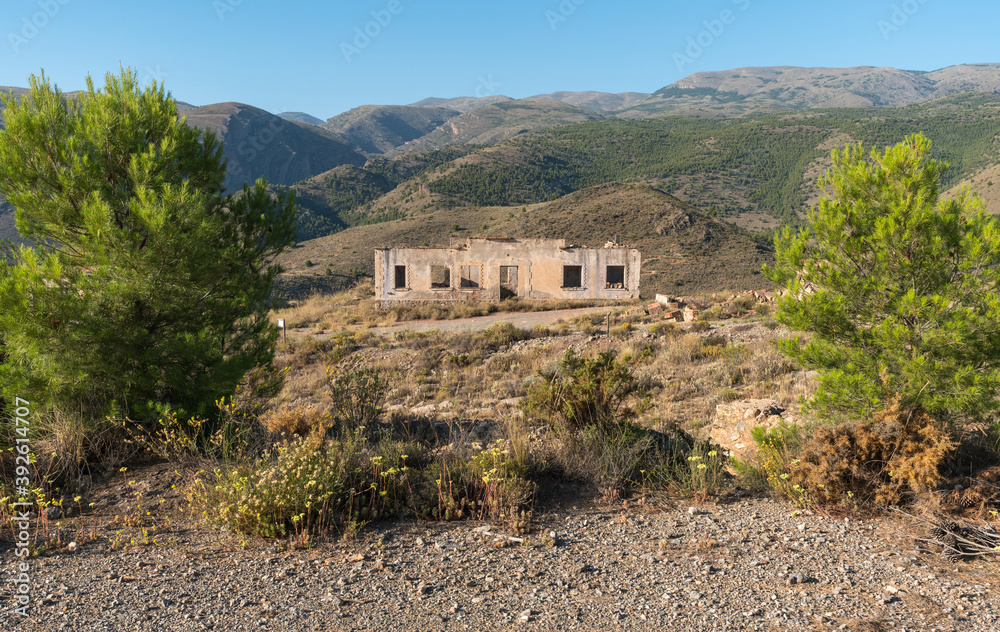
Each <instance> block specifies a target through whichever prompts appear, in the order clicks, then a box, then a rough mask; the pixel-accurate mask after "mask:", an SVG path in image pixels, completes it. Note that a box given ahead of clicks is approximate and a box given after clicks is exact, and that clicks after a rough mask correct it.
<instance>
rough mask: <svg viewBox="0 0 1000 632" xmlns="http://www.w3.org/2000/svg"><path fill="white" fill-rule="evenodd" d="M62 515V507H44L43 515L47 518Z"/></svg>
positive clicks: (51, 518) (56, 517)
mask: <svg viewBox="0 0 1000 632" xmlns="http://www.w3.org/2000/svg"><path fill="white" fill-rule="evenodd" d="M62 515H63V510H62V507H55V506H52V507H46V508H45V517H46V518H48V519H49V520H58V519H59V518H62Z"/></svg>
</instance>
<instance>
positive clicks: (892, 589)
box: [884, 586, 899, 595]
mask: <svg viewBox="0 0 1000 632" xmlns="http://www.w3.org/2000/svg"><path fill="white" fill-rule="evenodd" d="M884 590H885V592H887V593H888V594H890V595H895V594H896V593H898V592H899V589H898V588H896V587H895V586H886V587H885V589H884Z"/></svg>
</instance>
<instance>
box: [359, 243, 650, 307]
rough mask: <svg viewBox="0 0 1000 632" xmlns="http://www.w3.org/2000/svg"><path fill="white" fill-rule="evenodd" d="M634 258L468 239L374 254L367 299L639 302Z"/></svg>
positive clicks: (633, 254) (623, 252)
mask: <svg viewBox="0 0 1000 632" xmlns="http://www.w3.org/2000/svg"><path fill="white" fill-rule="evenodd" d="M639 265H640V257H639V251H638V250H635V249H630V248H623V247H619V246H617V245H614V244H608V245H607V246H605V247H604V248H587V247H586V246H574V245H567V244H566V240H565V239H512V238H506V237H491V238H475V237H474V238H469V239H466V240H462V241H456V242H453V243H452V245H451V246H450V247H447V248H376V249H375V297H376V298H377V299H379V300H382V301H385V302H391V301H461V300H470V299H483V300H500V299H502V298H510V297H519V298H524V299H610V300H614V299H629V298H638V297H639Z"/></svg>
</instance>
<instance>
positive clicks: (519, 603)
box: [0, 491, 1000, 632]
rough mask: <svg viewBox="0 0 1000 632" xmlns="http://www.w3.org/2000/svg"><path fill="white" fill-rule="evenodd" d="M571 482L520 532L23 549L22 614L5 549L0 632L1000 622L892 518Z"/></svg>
mask: <svg viewBox="0 0 1000 632" xmlns="http://www.w3.org/2000/svg"><path fill="white" fill-rule="evenodd" d="M567 493H568V494H569V497H570V501H569V504H565V503H564V504H563V506H562V508H559V509H553V510H550V511H548V512H543V513H542V515H540V516H538V517H537V520H536V522H535V523H534V527H533V531H532V532H531V533H529V534H528V535H526V536H525V541H524V542H514V541H511V540H510V539H507V538H506V537H504V538H500V539H498V538H497V537H495V535H493V534H494V531H493V529H492V528H491V527H490V526H489V525H485V524H482V523H471V522H461V523H448V524H437V523H417V522H412V521H411V522H401V523H384V524H380V525H376V526H374V527H369V528H368V529H366V530H365V531H364V532H363V533H362V534H361V535H360V536H358V538H357V539H355V540H353V541H350V542H335V543H329V544H323V545H320V546H318V547H316V548H313V549H310V550H304V551H281V550H279V549H278V548H276V547H275V545H274V544H273V543H263V542H260V541H253V542H251V543H249V544H248V545H246V546H241V543H240V542H239V541H238V540H237V539H234V538H231V537H227V536H220V535H218V534H217V533H213V532H210V531H206V530H205V529H203V528H201V527H194V528H191V529H185V528H183V527H182V528H178V529H177V531H176V532H175V534H174V536H175V538H176V542H175V543H173V544H168V545H158V546H147V547H140V548H136V547H131V548H126V549H124V550H123V549H118V550H111V548H110V545H109V544H108V542H107V539H106V538H103V539H98V540H95V541H93V542H90V543H88V544H85V545H83V546H81V547H79V548H78V549H77V550H76V551H75V552H72V553H71V552H68V551H66V550H63V551H59V552H54V553H52V554H50V555H46V556H43V557H40V558H37V559H35V560H32V568H31V580H32V593H31V596H32V600H33V601H32V607H31V613H30V617H29V618H27V619H23V618H21V617H19V616H16V615H15V614H14V612H13V608H14V606H13V598H12V596H11V595H12V590H11V586H12V583H11V581H10V580H11V578H12V572H13V571H14V561H15V559H16V558H15V557H14V554H13V549H12V548H11V547H9V545H8V546H5V547H4V548H3V549H0V559H2V560H3V564H2V568H3V581H2V584H0V589H2V591H3V593H4V599H3V602H4V603H5V604H8V605H7V607H6V608H4V609H3V610H2V611H0V629H2V630H88V631H103V630H109V631H119V630H122V631H133V630H135V631H143V630H150V631H156V632H162V631H164V630H205V629H210V630H226V631H228V632H237V631H241V630H380V631H382V630H407V631H409V630H506V629H517V630H596V629H637V630H643V629H649V630H854V631H858V632H860V631H865V632H879V631H888V630H900V631H902V630H913V631H917V630H919V631H930V630H963V631H964V630H973V631H978V630H982V631H987V630H997V629H998V628H1000V617H998V615H1000V608H998V607H997V605H998V600H997V594H996V588H995V584H996V583H997V581H998V578H1000V575H998V574H997V571H996V569H995V568H994V569H992V570H991V569H990V568H986V567H983V566H982V565H977V564H975V563H971V564H970V563H965V564H960V565H954V564H951V563H949V562H947V561H945V560H944V559H943V558H941V557H939V556H937V555H935V554H932V553H928V552H921V551H919V550H916V549H915V545H914V543H913V540H912V539H910V538H909V537H907V535H906V533H905V530H906V529H907V528H908V527H907V525H906V524H905V523H904V522H903V521H901V520H898V519H871V520H860V521H859V520H854V519H844V518H839V519H835V518H830V517H824V516H819V515H814V514H810V513H808V512H807V513H806V514H799V515H794V511H793V508H792V507H790V506H789V505H787V504H785V503H782V502H779V501H775V500H770V499H760V498H747V499H742V500H737V501H734V502H731V503H727V504H718V505H716V504H707V505H701V506H699V507H697V508H695V507H693V506H691V505H689V504H679V505H676V506H666V505H659V506H655V507H654V506H638V505H635V504H632V505H630V506H627V507H623V506H617V507H616V508H614V509H610V508H608V506H607V505H605V504H602V503H599V502H597V501H596V500H594V499H592V498H589V497H585V496H582V495H581V496H579V497H578V499H577V500H573V498H574V496H573V495H574V494H576V493H577V492H575V491H569V492H567ZM574 502H576V504H575V505H574V504H573V503H574ZM553 534H554V538H553Z"/></svg>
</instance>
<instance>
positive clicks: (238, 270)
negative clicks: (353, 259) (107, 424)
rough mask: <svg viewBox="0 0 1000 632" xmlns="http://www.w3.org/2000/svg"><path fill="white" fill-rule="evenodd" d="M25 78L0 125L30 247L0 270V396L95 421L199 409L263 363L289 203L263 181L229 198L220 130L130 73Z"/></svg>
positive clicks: (6, 190) (7, 182) (7, 180)
mask: <svg viewBox="0 0 1000 632" xmlns="http://www.w3.org/2000/svg"><path fill="white" fill-rule="evenodd" d="M30 85H31V87H30V91H29V92H28V93H27V94H26V95H24V96H23V97H22V98H21V99H15V98H12V97H6V98H4V105H5V106H6V111H5V112H4V117H5V120H6V129H4V130H2V131H0V192H2V193H3V194H4V195H5V196H6V198H7V200H8V201H9V202H10V203H11V204H12V205H13V206H14V207H15V209H16V222H17V228H18V231H19V232H20V233H21V235H22V236H23V237H25V238H26V239H28V240H30V241H32V242H33V243H34V245H35V248H33V249H32V248H26V247H21V248H20V249H19V250H17V251H16V254H15V256H14V257H13V260H8V261H7V262H5V263H0V295H2V296H3V303H4V305H3V309H2V310H0V340H4V342H5V345H6V352H7V356H6V359H5V360H4V361H3V363H2V364H0V396H3V397H6V398H7V399H9V400H13V398H14V397H15V396H19V397H23V398H26V399H32V400H34V401H36V402H39V403H44V405H46V406H47V407H50V408H53V409H60V408H62V409H66V410H72V411H74V412H75V413H80V412H83V413H84V415H85V416H87V417H89V418H90V419H99V418H102V417H103V416H105V415H108V414H119V415H127V416H130V417H131V418H134V419H143V418H149V417H152V416H153V415H155V414H157V410H162V409H164V408H168V409H171V410H174V411H176V412H179V413H182V414H207V413H210V412H211V411H212V410H213V409H214V402H215V400H216V399H218V398H220V397H222V396H227V395H231V394H232V393H233V391H234V389H235V386H236V384H237V383H238V382H239V380H240V379H241V377H242V376H243V375H244V374H245V373H246V372H247V371H248V370H249V369H251V368H253V367H254V366H255V365H260V364H267V363H269V362H270V360H271V359H272V358H273V353H274V344H275V342H276V340H277V331H276V329H275V328H274V327H273V326H272V325H271V324H270V323H269V322H268V320H267V314H268V311H269V310H270V308H271V306H272V299H271V296H272V288H273V282H274V278H275V275H276V274H278V272H279V271H280V270H279V268H278V267H277V266H276V265H275V264H274V263H273V261H274V258H275V256H276V255H277V254H278V253H280V252H281V251H282V250H283V249H285V248H286V247H288V246H289V245H290V244H291V243H292V241H293V239H294V228H293V223H294V218H295V205H294V200H293V199H292V198H291V197H290V196H288V197H285V196H284V195H279V196H277V197H276V198H275V197H272V196H271V195H270V194H269V193H268V192H267V191H266V190H265V183H264V182H263V181H262V180H258V181H257V182H256V184H255V186H254V187H247V186H244V189H243V191H242V192H239V193H238V194H236V195H224V192H223V188H222V181H223V179H224V177H225V160H224V159H223V157H222V147H221V144H220V143H219V141H218V140H217V139H216V137H215V135H214V134H213V133H211V132H209V131H202V130H198V129H195V128H192V127H189V126H187V125H186V123H185V121H184V120H183V119H180V118H179V117H178V111H177V104H176V102H175V101H174V99H173V98H171V97H170V96H169V94H165V93H164V90H163V87H162V86H159V85H157V84H156V83H155V82H154V83H153V85H152V86H151V87H146V88H142V87H141V86H140V85H139V83H138V81H137V77H136V74H135V72H134V71H131V70H123V71H122V72H121V74H120V75H113V74H110V73H109V74H108V75H107V77H106V82H105V85H104V88H103V89H102V90H98V89H95V87H94V84H93V81H92V80H91V79H90V78H89V77H88V79H87V89H86V90H85V91H83V92H81V93H79V94H76V95H73V96H67V95H64V94H62V93H61V92H60V91H59V89H58V88H57V87H54V86H52V85H51V84H50V82H49V80H48V79H47V78H46V77H45V75H44V73H43V74H42V75H41V76H40V77H35V76H33V77H31V80H30Z"/></svg>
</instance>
